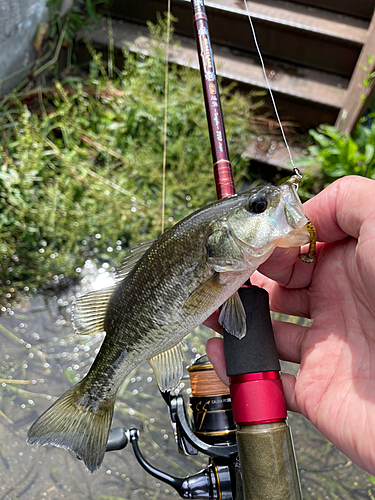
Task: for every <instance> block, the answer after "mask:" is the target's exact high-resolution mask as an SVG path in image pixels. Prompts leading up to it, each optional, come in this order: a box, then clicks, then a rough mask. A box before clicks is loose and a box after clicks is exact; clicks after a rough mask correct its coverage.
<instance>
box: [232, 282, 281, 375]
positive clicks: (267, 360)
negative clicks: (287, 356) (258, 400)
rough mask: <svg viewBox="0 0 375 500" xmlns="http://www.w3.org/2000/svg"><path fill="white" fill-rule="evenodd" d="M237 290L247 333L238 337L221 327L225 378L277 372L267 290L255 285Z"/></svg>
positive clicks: (277, 361)
mask: <svg viewBox="0 0 375 500" xmlns="http://www.w3.org/2000/svg"><path fill="white" fill-rule="evenodd" d="M238 292H239V295H240V298H241V300H242V303H243V306H244V308H245V311H246V335H245V337H244V338H242V339H241V340H239V339H238V338H237V337H235V336H234V335H231V334H230V333H228V332H226V331H225V330H224V329H223V336H224V350H225V363H226V367H227V375H228V377H232V376H234V375H244V374H246V373H257V372H269V371H280V362H279V357H278V354H277V351H276V346H275V339H274V336H273V330H272V323H271V317H270V309H269V300H268V293H267V292H266V290H263V289H262V288H259V287H257V286H252V287H249V288H241V289H240V290H239V291H238Z"/></svg>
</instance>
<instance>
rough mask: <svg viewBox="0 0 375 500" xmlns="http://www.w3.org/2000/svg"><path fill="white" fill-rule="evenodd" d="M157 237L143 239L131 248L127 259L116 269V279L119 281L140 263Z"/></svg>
mask: <svg viewBox="0 0 375 500" xmlns="http://www.w3.org/2000/svg"><path fill="white" fill-rule="evenodd" d="M154 241H155V239H153V240H147V241H142V242H141V243H138V245H136V246H135V247H134V248H131V249H130V253H129V255H127V256H126V257H125V259H124V260H123V261H122V262H121V264H120V265H119V266H118V268H117V269H116V274H115V281H116V283H119V282H120V281H122V280H123V279H124V278H126V276H127V275H128V274H129V273H130V271H131V270H132V269H134V267H135V266H136V264H138V262H139V261H140V260H141V258H142V257H143V255H144V254H145V253H146V252H147V250H148V249H149V248H150V247H151V245H152V244H153V243H154Z"/></svg>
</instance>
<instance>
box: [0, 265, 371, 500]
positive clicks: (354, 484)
mask: <svg viewBox="0 0 375 500" xmlns="http://www.w3.org/2000/svg"><path fill="white" fill-rule="evenodd" d="M90 272H91V274H90V273H89V275H88V276H87V277H86V278H85V279H84V280H83V283H82V282H81V284H80V285H79V286H76V287H72V288H70V289H69V290H68V291H67V292H65V293H61V294H59V295H51V294H50V295H49V296H42V295H34V296H30V297H25V298H23V299H22V300H21V301H20V303H19V305H18V306H17V307H15V308H13V309H9V310H8V311H7V312H6V313H4V314H3V316H2V317H1V318H0V379H1V380H0V384H1V385H0V387H1V392H0V410H1V413H0V500H14V499H27V500H37V499H50V500H55V499H56V500H57V499H71V500H76V499H77V500H81V499H82V500H84V499H85V500H86V499H87V500H88V499H98V500H99V499H103V500H104V499H106V500H111V499H113V500H115V499H116V500H119V499H136V498H150V499H157V498H158V499H161V500H162V499H167V498H170V497H171V496H177V494H176V493H175V492H173V491H172V490H171V488H170V487H169V486H167V485H165V484H163V483H160V482H158V481H157V480H156V479H154V478H153V477H151V476H148V475H147V474H146V472H144V471H143V469H142V468H141V467H140V466H139V465H138V463H137V462H136V460H135V458H134V456H133V453H132V450H131V448H125V449H124V450H122V451H117V452H110V453H107V454H106V456H105V459H104V462H103V465H102V467H101V469H100V470H99V471H98V472H96V473H95V474H93V475H91V474H90V473H89V472H88V471H87V469H86V468H85V466H84V465H83V463H82V462H80V461H79V460H77V459H76V457H75V456H74V454H72V453H71V452H69V451H66V450H60V449H57V448H55V447H42V448H36V447H33V446H27V445H26V443H25V437H26V433H27V430H28V428H29V427H30V425H31V424H32V423H33V421H34V420H35V419H36V418H37V417H38V416H39V415H40V414H41V413H42V412H43V411H44V410H45V409H46V408H47V407H48V406H49V405H50V404H51V403H52V402H53V401H54V400H55V398H57V397H58V396H60V395H61V394H62V393H63V392H64V391H66V390H67V389H68V388H69V387H70V386H71V385H72V384H73V383H75V382H76V381H78V380H79V379H80V378H82V377H83V376H84V374H85V373H87V371H88V368H89V366H90V365H91V363H92V361H93V358H94V357H95V354H96V352H97V350H98V349H99V347H100V343H101V340H102V337H101V336H100V335H98V336H94V337H80V336H77V335H74V334H73V332H72V327H71V322H70V313H71V306H72V302H73V300H74V298H75V296H76V294H77V293H83V292H85V291H87V290H88V289H90V288H91V287H92V286H98V283H99V281H100V283H101V284H102V285H103V284H105V282H106V279H108V275H107V274H106V269H105V268H101V269H100V270H99V272H97V271H96V270H95V269H94V270H93V269H91V270H90ZM97 276H100V279H97ZM210 336H211V332H210V331H209V330H208V329H205V328H200V329H199V330H198V331H196V332H194V333H192V334H190V335H189V336H188V337H187V340H186V345H185V353H184V357H185V361H186V363H185V364H186V365H188V364H189V363H190V362H191V361H192V360H193V359H194V357H195V356H196V355H197V354H203V352H204V344H205V342H206V340H207V338H209V337H210ZM284 369H287V370H289V371H293V370H295V369H296V367H295V366H293V365H289V366H285V365H284ZM19 381H24V383H22V384H21V383H20V382H19ZM180 389H181V391H183V392H185V393H186V391H187V393H188V392H189V386H188V382H187V381H183V383H182V384H181V387H180ZM289 421H290V424H291V427H292V430H293V435H294V441H295V447H296V454H297V460H298V465H299V469H300V474H301V482H302V489H303V495H304V498H305V500H308V499H318V500H319V499H321V500H323V499H343V500H345V499H373V498H375V485H374V484H373V483H372V482H371V481H370V477H369V475H368V474H367V473H365V472H364V471H362V470H361V469H359V468H358V467H356V466H355V465H353V464H352V463H351V462H350V461H349V460H348V459H347V458H346V457H345V456H344V455H343V454H342V453H341V452H339V451H338V450H336V449H335V448H334V447H333V446H332V445H331V444H330V443H329V442H327V440H326V439H325V438H324V437H322V436H321V434H320V433H319V432H318V431H317V430H316V429H315V428H314V427H313V426H312V425H311V424H310V423H309V422H308V421H306V420H305V419H304V418H303V417H301V416H299V415H294V414H291V415H290V416H289ZM113 426H115V427H117V426H122V427H125V428H130V427H137V428H138V429H140V432H141V437H140V446H141V450H142V452H143V453H144V455H145V457H146V458H147V459H148V460H149V461H150V462H151V463H152V464H153V465H155V466H156V467H159V468H161V469H162V470H164V471H166V472H168V473H170V474H172V475H176V476H185V475H186V474H191V473H193V472H197V471H198V470H199V469H200V468H201V467H202V466H204V465H206V464H207V459H206V458H205V457H204V456H203V455H199V456H198V457H189V458H187V457H184V456H182V455H180V454H179V453H178V451H177V448H176V444H175V441H174V436H173V432H172V429H171V427H170V424H169V419H168V414H167V410H166V407H165V403H164V401H163V400H162V398H161V397H160V395H159V392H158V389H157V386H156V382H155V379H154V376H153V373H152V371H151V369H150V367H149V365H148V363H147V362H144V363H142V364H141V365H140V366H139V367H138V368H137V369H136V370H135V371H134V372H132V373H131V374H130V375H129V376H128V378H127V379H126V380H125V382H124V384H123V385H122V387H121V389H120V391H119V395H118V397H117V400H116V410H115V417H114V422H113Z"/></svg>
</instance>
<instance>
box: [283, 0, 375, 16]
mask: <svg viewBox="0 0 375 500" xmlns="http://www.w3.org/2000/svg"><path fill="white" fill-rule="evenodd" d="M293 1H294V2H297V3H301V4H304V5H308V6H309V7H310V8H315V7H318V8H321V9H327V10H332V11H334V12H340V13H342V14H346V15H348V16H354V17H362V18H363V19H367V20H368V21H370V19H371V17H372V15H373V12H374V9H375V1H374V0H314V2H312V0H293Z"/></svg>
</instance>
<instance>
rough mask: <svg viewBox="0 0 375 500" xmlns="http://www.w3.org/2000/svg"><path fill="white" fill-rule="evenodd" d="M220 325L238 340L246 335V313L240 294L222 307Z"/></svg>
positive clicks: (234, 295)
mask: <svg viewBox="0 0 375 500" xmlns="http://www.w3.org/2000/svg"><path fill="white" fill-rule="evenodd" d="M219 323H220V324H221V326H222V327H223V328H224V329H225V330H226V331H227V332H228V333H230V334H231V335H233V336H234V337H237V338H238V339H242V338H244V336H245V335H246V312H245V309H244V306H243V304H242V301H241V299H240V296H239V295H238V292H236V293H235V294H233V295H232V296H231V297H229V299H228V300H227V301H226V302H224V304H223V305H222V307H221V311H220V315H219Z"/></svg>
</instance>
